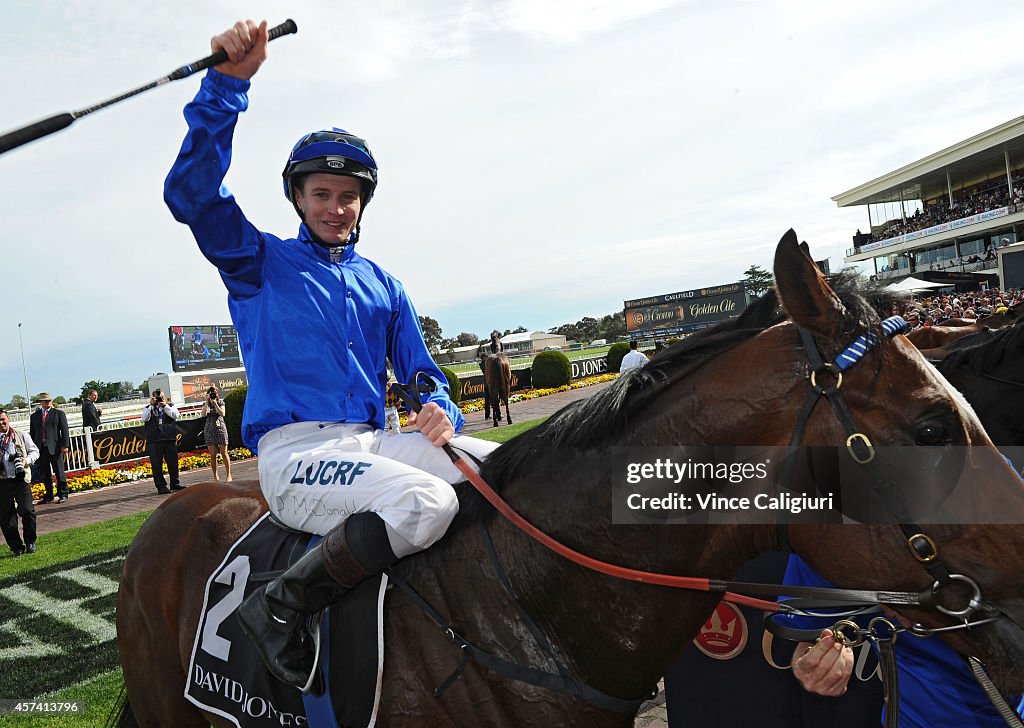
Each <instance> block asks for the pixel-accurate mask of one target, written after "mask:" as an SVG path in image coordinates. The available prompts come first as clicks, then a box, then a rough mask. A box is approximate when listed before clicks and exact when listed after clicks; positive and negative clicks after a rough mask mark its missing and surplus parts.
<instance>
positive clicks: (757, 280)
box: [419, 265, 775, 354]
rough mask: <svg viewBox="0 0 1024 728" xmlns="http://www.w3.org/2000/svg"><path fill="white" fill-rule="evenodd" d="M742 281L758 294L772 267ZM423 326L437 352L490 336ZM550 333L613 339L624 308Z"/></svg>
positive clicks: (622, 327)
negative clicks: (447, 332)
mask: <svg viewBox="0 0 1024 728" xmlns="http://www.w3.org/2000/svg"><path fill="white" fill-rule="evenodd" d="M740 283H742V284H743V287H744V288H745V289H746V290H747V292H748V293H749V294H750V295H751V296H759V295H761V294H762V293H764V292H765V291H767V290H768V289H769V288H771V287H772V286H773V285H774V284H775V279H774V276H772V273H771V271H767V270H765V269H764V268H762V267H761V266H759V265H752V266H750V267H749V268H747V270H746V271H744V273H743V278H741V279H740ZM419 318H420V327H421V328H422V329H423V339H424V341H426V343H427V348H428V349H429V350H430V351H431V352H432V353H434V354H438V353H441V352H445V351H450V350H451V349H454V348H456V347H459V346H472V345H473V344H479V343H481V342H482V341H487V340H489V339H490V334H488V335H487V336H486V337H484V338H481V337H479V336H477V335H476V334H472V333H469V332H467V331H463V332H461V333H460V334H458V335H457V336H452V337H445V335H444V332H443V331H442V330H441V324H439V323H438V322H437V320H436V319H434V318H431V317H430V316H420V317H419ZM528 330H529V329H527V328H526V327H525V326H518V327H516V328H514V329H505V331H504V332H501V331H498V330H497V329H495V330H494V331H492V332H491V334H498V336H507V335H509V334H519V333H525V332H526V331H528ZM547 333H549V334H561V335H562V336H564V337H565V339H566V341H581V342H588V343H589V342H591V341H593V340H594V339H607V340H608V341H614V340H615V339H618V338H619V337H620V336H623V335H624V334H625V333H626V317H625V315H624V313H623V312H622V311H615V312H613V313H609V314H605V315H604V316H601V317H600V318H594V317H592V316H584V317H583V318H581V319H580V320H579V321H577V322H575V323H564V324H562V325H561V326H554V327H552V328H550V329H548V331H547Z"/></svg>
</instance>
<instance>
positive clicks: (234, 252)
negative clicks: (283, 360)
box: [164, 20, 267, 297]
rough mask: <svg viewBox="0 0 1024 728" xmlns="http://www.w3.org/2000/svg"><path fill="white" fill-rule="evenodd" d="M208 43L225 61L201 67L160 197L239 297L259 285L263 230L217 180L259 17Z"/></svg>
mask: <svg viewBox="0 0 1024 728" xmlns="http://www.w3.org/2000/svg"><path fill="white" fill-rule="evenodd" d="M210 46H211V48H213V49H214V50H215V51H216V50H220V49H221V48H223V49H224V50H225V51H226V52H227V53H228V58H229V59H230V60H229V61H228V62H227V63H222V64H221V65H219V66H217V67H216V68H214V69H211V70H210V71H208V72H207V75H206V77H205V78H204V79H203V81H202V83H201V84H200V89H199V93H198V94H197V95H196V97H195V99H194V100H193V101H192V102H191V103H189V104H188V105H187V106H186V107H185V120H186V122H187V123H188V133H187V134H186V136H185V141H184V142H183V144H182V147H181V151H180V153H179V154H178V158H177V159H176V160H175V162H174V166H173V167H172V168H171V171H170V173H169V174H168V175H167V179H166V180H165V182H164V201H165V202H166V203H167V206H168V207H169V208H170V210H171V213H172V214H173V215H174V219H176V220H177V221H178V222H182V223H185V224H186V225H188V226H189V228H190V229H191V230H192V234H193V235H194V236H195V239H196V242H197V243H198V244H199V249H200V250H201V251H202V253H203V255H205V256H206V258H207V259H208V260H209V261H210V262H211V263H213V264H214V265H215V266H217V268H218V269H219V270H220V272H221V278H222V279H223V280H224V284H225V285H226V286H227V288H228V291H229V292H231V293H232V294H233V295H237V296H241V297H245V296H248V295H252V294H253V293H255V292H256V291H257V290H258V289H259V287H260V285H262V264H263V246H264V243H265V240H264V237H265V236H264V234H263V233H261V232H260V231H259V230H257V229H256V228H255V227H254V226H253V225H252V224H251V223H250V222H249V221H248V220H247V219H246V218H245V216H244V215H243V214H242V211H241V209H240V208H239V206H238V204H237V203H236V202H235V198H234V197H233V196H232V195H231V193H230V192H228V191H227V189H226V188H225V187H224V186H223V181H224V176H225V175H226V174H227V171H228V166H229V165H230V163H231V142H232V138H233V136H234V129H235V123H236V121H237V119H238V114H240V113H241V112H243V111H245V110H246V109H247V108H248V105H249V100H248V96H247V92H248V90H249V79H250V78H251V77H252V76H253V75H254V74H255V73H256V71H257V70H258V69H259V67H260V65H261V64H262V63H263V61H264V59H265V58H266V54H267V33H266V21H264V22H263V23H261V24H260V25H259V26H256V24H255V23H254V22H253V21H251V20H250V21H239V22H238V23H235V25H234V26H233V27H232V28H230V29H229V30H227V31H225V32H223V33H221V34H220V35H218V36H215V37H214V38H213V39H212V40H211V41H210Z"/></svg>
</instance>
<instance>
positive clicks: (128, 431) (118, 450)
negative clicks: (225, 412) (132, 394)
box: [92, 418, 205, 465]
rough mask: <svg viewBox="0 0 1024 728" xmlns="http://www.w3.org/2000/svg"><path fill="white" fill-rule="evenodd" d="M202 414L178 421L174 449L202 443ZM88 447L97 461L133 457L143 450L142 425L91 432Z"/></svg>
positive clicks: (185, 448) (188, 448) (145, 451)
mask: <svg viewBox="0 0 1024 728" xmlns="http://www.w3.org/2000/svg"><path fill="white" fill-rule="evenodd" d="M204 424H205V422H204V421H203V419H202V418H199V419H196V420H186V421H184V422H178V423H177V424H176V425H175V427H176V428H177V431H178V438H177V444H178V450H179V451H186V452H187V451H188V450H195V449H196V448H198V447H202V445H203V425H204ZM92 450H93V454H94V457H95V458H96V462H98V463H99V464H100V465H109V464H111V463H120V462H124V461H126V460H136V459H138V458H141V457H144V456H145V455H146V454H147V450H146V428H145V426H143V425H138V426H136V427H124V428H121V429H120V430H104V431H102V432H94V433H92Z"/></svg>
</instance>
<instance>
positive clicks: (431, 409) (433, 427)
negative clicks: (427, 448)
mask: <svg viewBox="0 0 1024 728" xmlns="http://www.w3.org/2000/svg"><path fill="white" fill-rule="evenodd" d="M405 423H406V424H407V425H418V426H419V428H420V432H422V433H423V435H424V436H425V437H426V438H427V439H428V440H430V442H431V443H433V445H434V446H435V447H441V446H442V445H444V444H445V443H446V442H448V441H449V440H451V439H452V437H453V436H454V435H455V426H454V425H452V421H451V420H450V419H448V415H446V414H445V413H444V410H443V409H441V408H440V407H438V406H437V404H436V403H435V402H427V403H426V404H425V405H423V409H421V410H420V411H419V413H416V412H411V413H410V414H409V417H408V419H407V420H406V421H405Z"/></svg>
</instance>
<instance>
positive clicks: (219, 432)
mask: <svg viewBox="0 0 1024 728" xmlns="http://www.w3.org/2000/svg"><path fill="white" fill-rule="evenodd" d="M225 412H227V407H226V406H225V404H224V400H223V399H220V398H219V397H218V396H217V388H216V387H214V386H212V385H211V386H210V388H209V389H207V390H206V401H205V402H203V417H204V418H205V424H204V425H203V439H204V440H205V441H206V447H207V448H209V450H210V470H212V471H213V479H214V480H219V478H218V477H217V453H218V452H220V457H221V459H222V460H223V461H224V482H226V483H230V482H231V457H230V456H229V455H228V426H227V423H226V422H224V413H225Z"/></svg>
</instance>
